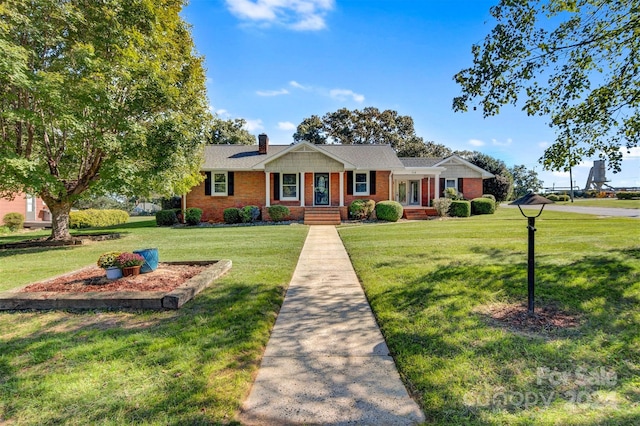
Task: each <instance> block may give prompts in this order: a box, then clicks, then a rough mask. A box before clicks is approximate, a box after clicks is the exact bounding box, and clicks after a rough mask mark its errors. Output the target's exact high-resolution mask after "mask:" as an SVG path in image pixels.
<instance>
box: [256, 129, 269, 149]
mask: <svg viewBox="0 0 640 426" xmlns="http://www.w3.org/2000/svg"><path fill="white" fill-rule="evenodd" d="M267 149H269V136H267V135H266V134H264V133H260V134H259V135H258V154H266V153H267Z"/></svg>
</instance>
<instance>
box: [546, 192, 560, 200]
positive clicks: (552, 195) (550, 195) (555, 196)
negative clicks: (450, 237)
mask: <svg viewBox="0 0 640 426" xmlns="http://www.w3.org/2000/svg"><path fill="white" fill-rule="evenodd" d="M545 198H546V199H547V200H549V201H560V197H559V196H558V195H557V194H549V195H547V196H545Z"/></svg>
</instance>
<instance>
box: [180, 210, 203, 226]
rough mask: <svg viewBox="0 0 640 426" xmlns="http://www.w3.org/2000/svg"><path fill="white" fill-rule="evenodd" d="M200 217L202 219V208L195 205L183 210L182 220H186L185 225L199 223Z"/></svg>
mask: <svg viewBox="0 0 640 426" xmlns="http://www.w3.org/2000/svg"><path fill="white" fill-rule="evenodd" d="M200 219H202V209H199V208H197V207H189V208H188V209H187V210H185V213H184V220H185V221H186V222H187V225H192V226H195V225H199V224H200Z"/></svg>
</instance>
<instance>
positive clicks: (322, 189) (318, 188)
mask: <svg viewBox="0 0 640 426" xmlns="http://www.w3.org/2000/svg"><path fill="white" fill-rule="evenodd" d="M313 194H314V195H313V204H314V205H316V206H328V205H329V173H316V174H315V176H314V178H313Z"/></svg>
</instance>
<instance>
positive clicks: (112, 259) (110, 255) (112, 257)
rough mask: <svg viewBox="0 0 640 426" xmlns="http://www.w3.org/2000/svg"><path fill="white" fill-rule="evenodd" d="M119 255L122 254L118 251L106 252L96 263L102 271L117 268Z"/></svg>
mask: <svg viewBox="0 0 640 426" xmlns="http://www.w3.org/2000/svg"><path fill="white" fill-rule="evenodd" d="M121 254H122V252H120V251H108V252H106V253H102V254H101V255H100V257H99V258H98V261H97V262H96V263H97V265H98V266H99V267H101V268H103V269H107V268H110V267H112V266H118V263H117V261H118V256H120V255H121Z"/></svg>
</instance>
